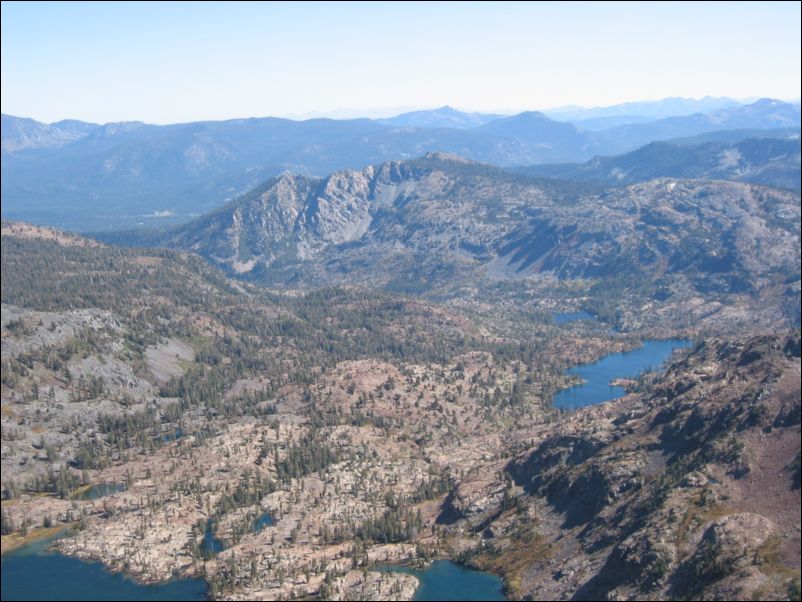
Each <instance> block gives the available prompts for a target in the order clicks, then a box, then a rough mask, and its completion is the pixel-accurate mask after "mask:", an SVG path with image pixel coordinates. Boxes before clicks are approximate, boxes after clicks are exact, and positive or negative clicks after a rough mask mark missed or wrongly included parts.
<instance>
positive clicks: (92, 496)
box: [78, 483, 125, 500]
mask: <svg viewBox="0 0 802 602" xmlns="http://www.w3.org/2000/svg"><path fill="white" fill-rule="evenodd" d="M121 491H125V484H124V483H98V484H97V485H92V486H91V487H90V488H89V489H87V490H86V491H84V492H83V493H81V494H80V495H79V496H78V499H81V500H97V499H99V498H102V497H106V496H107V495H114V494H115V493H120V492H121Z"/></svg>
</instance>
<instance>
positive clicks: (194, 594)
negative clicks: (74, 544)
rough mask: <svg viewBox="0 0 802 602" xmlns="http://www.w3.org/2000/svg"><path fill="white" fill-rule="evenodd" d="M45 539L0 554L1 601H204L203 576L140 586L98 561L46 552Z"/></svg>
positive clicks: (204, 586) (204, 584)
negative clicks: (1, 574)
mask: <svg viewBox="0 0 802 602" xmlns="http://www.w3.org/2000/svg"><path fill="white" fill-rule="evenodd" d="M51 541H52V539H46V540H42V541H38V542H35V543H32V544H30V545H27V546H24V547H22V548H19V549H18V550H14V551H13V552H9V553H8V554H6V555H4V556H3V560H2V563H1V565H2V572H3V578H2V580H0V599H2V600H206V582H205V581H204V580H203V579H176V580H173V581H168V582H166V583H161V584H156V585H140V584H139V583H136V582H135V581H132V580H131V579H129V578H128V577H125V576H124V575H122V574H119V573H111V572H109V571H107V570H106V569H105V568H104V567H103V565H102V564H101V563H99V562H86V561H84V560H79V559H77V558H70V557H69V556H64V555H62V554H58V553H56V552H49V551H48V550H47V546H48V545H50V543H51Z"/></svg>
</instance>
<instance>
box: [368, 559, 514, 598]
mask: <svg viewBox="0 0 802 602" xmlns="http://www.w3.org/2000/svg"><path fill="white" fill-rule="evenodd" d="M377 570H379V571H384V572H396V573H409V574H410V575H414V576H415V577H417V578H418V579H419V580H420V585H419V586H418V589H417V590H416V591H415V597H414V598H412V599H413V600H506V599H507V598H506V597H505V596H504V589H503V587H504V586H503V583H502V581H501V579H500V578H498V577H496V576H495V575H491V574H490V573H483V572H481V571H474V570H471V569H468V568H465V567H462V566H459V565H458V564H454V563H453V562H451V561H450V560H435V561H434V562H433V563H432V564H431V565H429V567H427V568H425V569H414V568H411V567H406V566H399V565H388V566H381V567H378V568H377Z"/></svg>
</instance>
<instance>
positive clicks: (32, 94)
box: [2, 2, 802, 123]
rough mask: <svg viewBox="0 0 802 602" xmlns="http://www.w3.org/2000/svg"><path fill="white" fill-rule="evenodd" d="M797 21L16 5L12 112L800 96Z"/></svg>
mask: <svg viewBox="0 0 802 602" xmlns="http://www.w3.org/2000/svg"><path fill="white" fill-rule="evenodd" d="M800 21H801V19H800V3H799V2H755V3H752V2H712V3H702V2H698V3H697V2H693V3H679V2H676V3H675V2H670V3H651V2H649V3H643V4H637V3H632V2H621V3H617V2H613V3H599V2H590V3H581V2H579V3H563V2H559V3H558V2H555V3H546V2H537V3H531V4H526V3H522V2H513V3H509V4H507V3H501V2H492V3H465V4H458V3H451V2H449V3H442V4H438V3H428V2H427V3H420V4H416V3H398V4H397V3H378V2H377V3H366V2H358V3H344V4H334V3H329V2H326V3H304V4H301V3H294V2H293V3H259V4H257V3H251V2H247V3H233V2H226V3H213V2H199V3H197V4H193V3H189V2H180V3H170V2H165V3H118V2H114V3H108V4H105V3H101V2H88V3H74V2H57V3H48V2H3V3H2V111H3V112H4V113H11V114H14V115H20V116H28V117H34V118H35V119H39V120H42V121H48V122H50V121H55V120H58V119H63V118H68V117H69V118H76V119H83V120H87V121H96V122H106V121H119V120H132V119H138V120H143V121H148V122H152V123H167V122H176V121H193V120H198V119H225V118H231V117H248V116H264V115H302V114H306V113H313V112H317V113H319V112H329V111H332V110H334V109H340V108H354V109H377V108H378V109H387V108H390V107H392V108H397V107H435V106H440V105H443V104H451V105H452V106H457V107H460V108H472V109H480V110H499V109H502V110H504V109H506V110H521V109H544V108H551V107H555V106H560V105H568V104H577V105H584V106H594V105H607V104H614V103H618V102H623V101H627V100H643V99H656V98H661V97H665V96H687V97H695V98H698V97H702V96H706V95H712V96H732V97H736V98H745V97H755V96H771V97H775V98H784V99H790V98H797V97H799V95H800V71H801V69H800V67H801V65H800V47H801V46H802V41H801V40H800ZM365 112H367V111H365ZM390 112H392V111H390Z"/></svg>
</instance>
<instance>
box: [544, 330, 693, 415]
mask: <svg viewBox="0 0 802 602" xmlns="http://www.w3.org/2000/svg"><path fill="white" fill-rule="evenodd" d="M691 344H692V341H687V340H683V339H664V340H649V341H644V342H643V346H642V347H640V348H638V349H633V350H632V351H626V352H624V353H611V354H610V355H607V356H605V357H603V358H602V359H600V360H599V361H598V362H593V363H592V364H582V365H580V366H574V367H573V368H571V369H569V370H568V373H569V374H573V375H575V376H578V377H579V378H581V379H582V380H583V381H585V382H584V383H583V384H581V385H577V386H575V387H570V388H568V389H563V390H562V391H560V392H559V393H557V394H555V395H554V400H553V404H554V407H555V408H562V409H565V410H571V409H576V408H582V407H585V406H588V405H592V404H595V403H601V402H602V401H608V400H610V399H615V398H617V397H621V396H623V395H624V394H625V391H624V388H623V387H618V386H611V385H610V381H611V380H613V379H615V378H634V377H636V376H638V375H639V374H641V373H642V372H645V371H647V370H655V369H658V368H660V367H661V366H662V365H663V362H665V361H666V360H667V359H668V357H669V356H670V355H671V352H672V351H673V350H674V349H680V348H682V347H688V346H690V345H691Z"/></svg>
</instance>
